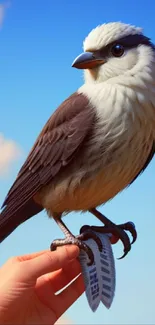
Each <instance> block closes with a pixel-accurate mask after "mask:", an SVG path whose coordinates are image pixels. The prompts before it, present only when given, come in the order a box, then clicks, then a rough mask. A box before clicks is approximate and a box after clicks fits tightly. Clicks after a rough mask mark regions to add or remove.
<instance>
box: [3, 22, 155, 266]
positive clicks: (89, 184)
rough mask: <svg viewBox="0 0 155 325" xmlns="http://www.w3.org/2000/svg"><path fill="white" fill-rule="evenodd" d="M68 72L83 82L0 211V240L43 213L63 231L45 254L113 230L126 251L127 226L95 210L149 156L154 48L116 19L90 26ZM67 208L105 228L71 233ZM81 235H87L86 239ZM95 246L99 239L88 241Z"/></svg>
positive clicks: (154, 124)
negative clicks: (87, 214) (72, 71)
mask: <svg viewBox="0 0 155 325" xmlns="http://www.w3.org/2000/svg"><path fill="white" fill-rule="evenodd" d="M72 66H73V67H75V68H78V69H84V78H85V82H84V84H83V85H82V87H80V88H79V89H78V90H77V91H76V92H75V93H74V94H72V95H71V96H70V97H69V98H68V99H66V100H65V101H64V102H63V103H62V104H61V105H60V106H59V107H58V108H57V110H56V111H55V112H54V113H53V114H52V116H51V117H50V118H49V120H48V121H47V123H46V125H45V126H44V128H43V130H42V131H41V133H40V135H39V136H38V138H37V140H36V142H35V144H34V146H33V147H32V150H31V151H30V153H29V155H28V157H27V159H26V161H25V163H24V165H23V166H22V168H21V170H20V171H19V173H18V175H17V178H16V180H15V182H14V184H13V185H12V187H11V189H10V191H9V193H8V195H7V197H6V199H5V201H4V203H3V206H2V208H3V209H2V212H1V215H0V242H2V241H3V240H4V239H5V238H6V237H7V236H8V235H9V234H10V233H11V232H12V231H13V230H14V229H15V228H16V227H17V226H19V225H20V224H21V223H23V222H24V221H26V220H27V219H29V218H31V217H32V216H33V215H35V214H37V213H39V212H40V211H41V210H43V209H46V211H47V213H48V215H49V216H50V217H53V218H54V219H55V221H56V222H57V223H58V225H59V226H60V227H61V229H62V230H63V232H64V234H65V239H62V240H55V241H54V242H53V244H52V246H51V249H55V248H56V247H57V246H60V245H64V244H71V243H75V244H77V245H78V246H79V247H81V248H83V249H84V250H85V251H87V253H88V255H89V257H90V259H91V262H92V261H93V254H92V253H91V251H90V249H89V248H88V246H87V245H86V244H85V243H84V242H82V239H84V238H86V237H87V238H88V237H91V236H92V237H93V236H94V235H93V234H92V230H93V229H95V230H97V229H98V230H99V231H102V232H107V233H109V232H111V233H114V234H115V235H116V234H117V236H118V237H119V238H120V239H121V240H122V241H123V243H124V255H126V254H127V252H128V251H129V250H130V248H131V244H130V241H129V237H128V235H127V233H126V232H125V230H129V231H130V232H131V233H132V235H133V237H134V238H133V241H134V240H135V239H136V231H135V230H134V227H133V225H132V224H131V223H126V224H123V225H115V224H114V223H113V222H111V221H110V220H109V219H107V218H106V217H105V216H103V215H102V214H101V213H100V212H99V211H97V210H96V207H98V206H100V205H102V204H104V203H105V202H107V201H108V200H110V199H112V198H113V197H114V196H115V195H116V194H118V193H119V192H120V191H122V190H123V189H125V188H126V187H128V186H129V185H130V184H131V183H132V182H133V181H134V180H135V179H136V178H137V176H138V175H140V174H141V172H142V171H144V169H145V168H146V167H147V166H148V164H149V162H150V161H151V159H152V157H153V155H154V152H155V47H154V45H153V44H152V42H151V41H150V39H149V38H148V37H146V36H144V34H143V32H142V30H141V29H140V28H137V27H135V26H131V25H128V24H124V23H120V22H116V23H108V24H103V25H101V26H98V27H96V28H95V29H93V30H92V31H91V32H90V34H89V35H88V36H87V37H86V39H85V41H84V53H83V54H81V55H80V56H78V57H77V58H76V59H75V61H74V62H73V64H72ZM71 211H90V212H91V213H93V214H94V215H95V216H96V217H97V218H99V219H100V220H101V221H102V222H103V223H104V226H103V227H101V228H100V229H99V227H95V226H94V227H84V228H83V230H87V231H86V232H84V233H83V231H81V234H80V235H79V236H76V237H75V236H73V234H72V233H71V232H70V231H69V229H68V228H67V227H66V226H65V224H64V223H63V221H62V216H63V215H65V214H67V213H69V212H71ZM84 234H85V235H84ZM93 238H94V239H95V240H96V242H97V243H98V245H99V248H100V249H101V247H100V243H99V240H98V238H95V237H93Z"/></svg>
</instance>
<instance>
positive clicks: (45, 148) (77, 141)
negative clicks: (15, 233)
mask: <svg viewBox="0 0 155 325" xmlns="http://www.w3.org/2000/svg"><path fill="white" fill-rule="evenodd" d="M94 115H95V112H94V110H93V109H92V108H91V107H90V105H89V101H88V99H87V97H85V96H83V95H81V94H78V93H75V94H73V95H72V96H71V97H69V98H68V99H67V100H66V101H64V102H63V103H62V104H61V105H60V106H59V107H58V109H57V110H56V111H55V112H54V114H53V115H52V116H51V117H50V119H49V120H48V122H47V123H46V125H45V127H44V128H43V130H42V132H41V133H40V135H39V137H38V138H37V141H36V143H35V144H34V146H33V148H32V150H31V152H30V154H29V156H28V158H27V159H26V161H25V163H24V165H23V167H22V168H21V170H20V172H19V174H18V176H17V179H16V181H15V183H14V184H13V186H12V187H11V189H10V191H9V193H8V195H7V197H6V199H5V201H4V203H3V206H2V207H5V209H4V211H5V210H6V212H7V215H8V218H9V216H11V215H14V214H16V213H17V212H18V211H19V210H20V209H21V208H22V207H23V208H24V206H26V203H27V202H28V201H29V200H32V198H33V196H34V195H35V194H36V193H37V191H38V190H39V189H40V188H41V187H42V186H44V185H46V184H47V183H49V182H50V181H51V180H52V178H53V177H54V176H55V175H56V174H57V173H58V172H59V171H60V169H62V168H63V166H65V165H66V164H69V162H70V161H71V160H72V158H73V157H74V156H75V155H76V152H77V150H78V149H79V147H80V146H81V145H82V143H83V141H84V139H85V137H86V136H87V135H88V133H89V132H90V130H91V128H92V124H93V121H94ZM28 214H29V215H30V216H31V213H30V211H29V213H28ZM21 218H22V216H21Z"/></svg>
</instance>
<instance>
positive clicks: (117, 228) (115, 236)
mask: <svg viewBox="0 0 155 325" xmlns="http://www.w3.org/2000/svg"><path fill="white" fill-rule="evenodd" d="M86 227H87V228H86ZM86 229H88V230H89V231H90V230H92V231H95V232H99V233H103V234H111V235H112V236H111V237H110V241H111V243H112V244H114V243H116V242H117V241H118V240H119V239H120V240H121V241H122V243H123V245H124V254H123V256H122V257H120V259H122V258H124V257H125V256H126V255H127V254H128V252H129V251H130V249H131V244H133V243H134V242H135V241H136V239H137V232H136V229H135V226H134V224H133V223H132V222H127V223H124V224H120V225H115V224H114V223H112V222H110V221H109V224H108V225H105V226H84V227H82V228H81V232H83V231H85V230H86ZM126 231H129V232H130V233H131V235H132V237H133V240H132V242H131V243H130V240H129V236H128V234H127V233H126Z"/></svg>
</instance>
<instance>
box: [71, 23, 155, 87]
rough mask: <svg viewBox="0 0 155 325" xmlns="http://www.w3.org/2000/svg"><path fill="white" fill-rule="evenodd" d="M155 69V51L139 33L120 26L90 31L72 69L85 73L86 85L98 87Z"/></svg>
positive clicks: (140, 31)
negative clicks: (120, 78) (152, 65)
mask: <svg viewBox="0 0 155 325" xmlns="http://www.w3.org/2000/svg"><path fill="white" fill-rule="evenodd" d="M152 61H153V62H154V65H155V47H154V46H153V44H152V43H151V41H150V39H149V38H148V37H146V36H144V35H143V33H142V29H141V28H138V27H135V26H131V25H128V24H123V23H120V22H116V23H108V24H103V25H100V26H98V27H96V28H95V29H93V30H92V31H91V32H90V33H89V35H88V36H87V37H86V39H85V41H84V53H82V54H81V55H79V56H78V57H77V58H76V59H75V60H74V62H73V64H72V66H73V67H75V68H78V69H84V74H85V81H86V82H89V83H100V82H104V81H107V80H112V79H113V78H115V77H117V79H118V77H122V75H123V76H124V75H128V76H129V75H130V76H135V75H136V74H137V73H139V72H141V71H142V70H143V69H144V67H146V68H147V72H148V73H149V71H148V69H152V67H151V64H152Z"/></svg>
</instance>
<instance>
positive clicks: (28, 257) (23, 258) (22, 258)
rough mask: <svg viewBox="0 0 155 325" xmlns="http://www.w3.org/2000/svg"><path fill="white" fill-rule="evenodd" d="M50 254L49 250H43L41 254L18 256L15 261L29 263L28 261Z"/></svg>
mask: <svg viewBox="0 0 155 325" xmlns="http://www.w3.org/2000/svg"><path fill="white" fill-rule="evenodd" d="M47 252H49V250H47V249H46V250H43V251H40V252H35V253H30V254H25V255H21V256H16V257H15V259H16V260H17V261H18V262H24V261H28V260H31V259H33V258H35V257H38V256H40V255H42V254H45V253H47Z"/></svg>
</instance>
